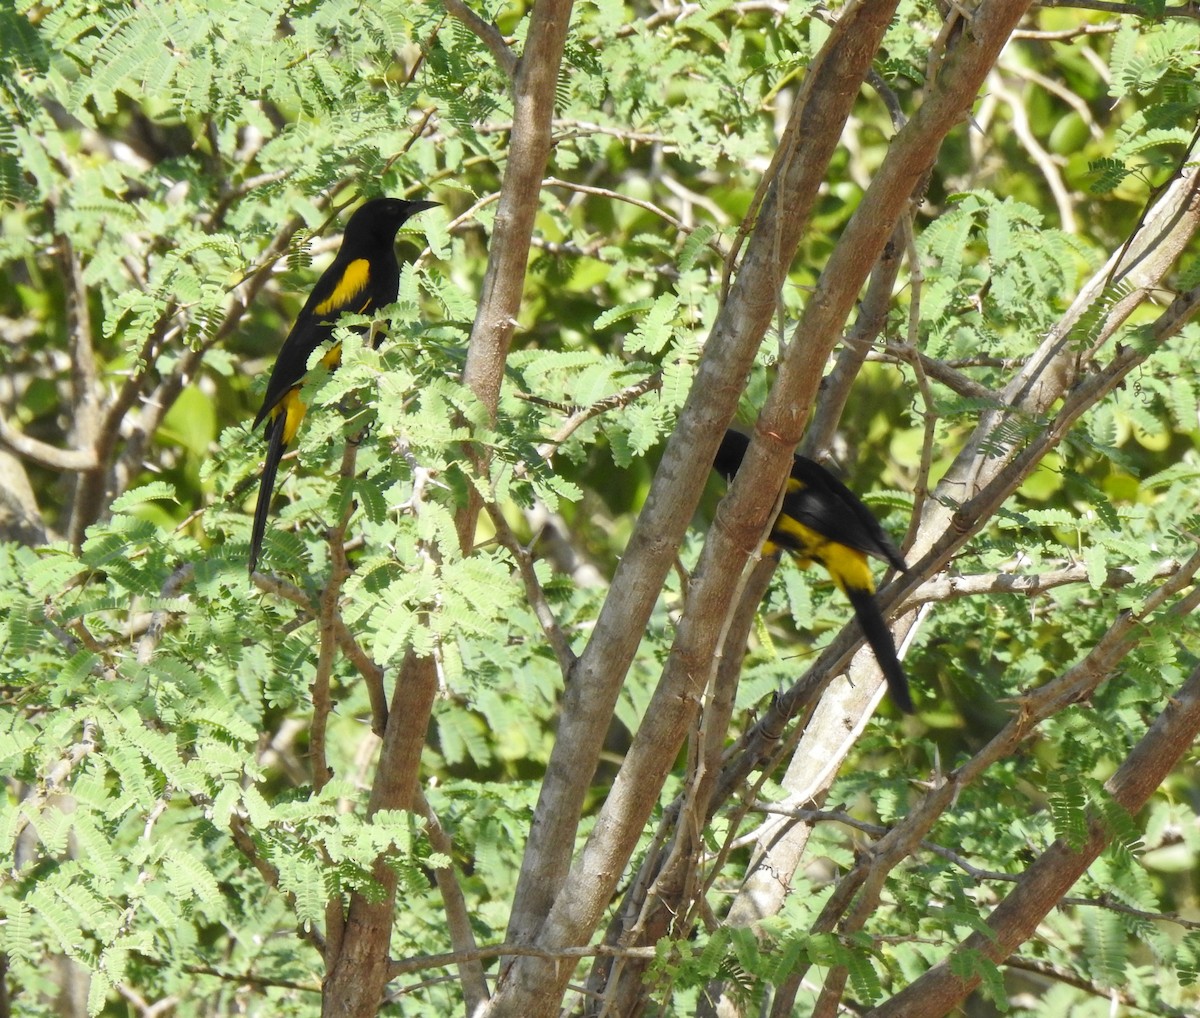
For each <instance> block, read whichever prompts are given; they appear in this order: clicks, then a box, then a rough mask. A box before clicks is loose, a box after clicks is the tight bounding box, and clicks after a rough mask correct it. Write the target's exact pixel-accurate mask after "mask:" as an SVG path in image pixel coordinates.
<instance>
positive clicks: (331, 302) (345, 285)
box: [313, 258, 371, 315]
mask: <svg viewBox="0 0 1200 1018" xmlns="http://www.w3.org/2000/svg"><path fill="white" fill-rule="evenodd" d="M370 281H371V263H370V262H369V261H367V259H365V258H355V259H354V261H352V262H351V263H350V264H349V265H347V266H346V271H345V272H343V273H342V278H341V279H339V280H338V281H337V286H335V287H334V288H333V293H331V294H330V295H329V296H328V297H327V298H325V300H323V301H321V303H320V304H318V305H317V306H316V307H315V308H313V311H314V312H315V313H316V314H318V315H327V314H329V312H330V311H348V310H350V302H351V301H352V300H354V298H355V297H357V296H358V295H359V294H360V293H362V292H363V290H365V289H366V288H367V283H369V282H370Z"/></svg>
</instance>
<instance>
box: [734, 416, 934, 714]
mask: <svg viewBox="0 0 1200 1018" xmlns="http://www.w3.org/2000/svg"><path fill="white" fill-rule="evenodd" d="M749 447H750V440H749V439H748V438H747V437H746V436H745V435H743V434H741V433H739V432H737V431H727V432H726V433H725V437H724V438H723V439H722V440H721V447H720V448H719V449H718V450H717V458H716V461H715V463H714V466H715V467H716V470H717V472H718V473H720V474H722V475H723V476H724V477H725V479H726V480H727V481H732V480H733V475H734V474H736V473H737V471H738V467H740V466H741V464H742V458H743V457H744V456H745V455H746V450H747V449H748V448H749ZM783 551H786V552H788V553H789V554H791V555H793V556H794V557H795V558H796V560H797V561H798V562H799V563H800V565H801V566H806V565H808V564H809V563H810V562H819V563H820V564H821V565H823V566H824V567H825V569H826V570H827V571H828V573H829V575H830V577H831V578H832V579H833V582H834V583H836V584H837V586H838V587H839V588H840V589H841V590H842V591H843V592H844V593H845V595H846V597H848V598H849V599H850V604H851V605H852V606H853V607H854V614H855V616H856V617H857V619H858V623H859V625H860V626H862V630H863V633H864V635H865V636H866V638H867V643H869V644H870V645H871V649H872V650H873V651H874V652H875V659H876V660H877V661H878V662H879V667H880V668H881V669H883V674H884V677H885V678H886V679H887V684H888V690H889V691H890V692H891V694H892V701H893V702H894V703H895V704H896V706H897V707H899V708H900V709H901V710H902V711H904V712H905V713H906V714H911V713H912V712H913V702H912V697H911V696H910V695H909V692H908V677H907V676H906V675H905V674H904V669H903V667H901V665H900V659H899V658H898V657H897V656H896V644H895V643H894V642H893V641H892V634H891V631H890V630H889V629H888V627H887V624H886V623H885V622H884V621H883V615H882V614H881V612H880V611H879V606H878V605H877V604H876V603H875V579H874V577H873V576H872V575H871V568H870V566H869V565H868V564H867V556H869V555H873V556H874V557H875V558H879V559H883V560H885V561H887V562H890V563H891V564H892V565H894V566H895V567H896V568H897V569H899V570H901V571H902V572H904V571H906V570H907V569H908V566H907V565H906V564H905V562H904V557H903V556H902V555H901V554H900V552H899V550H898V549H897V548H896V546H895V545H894V544H893V543H892V539H891V538H890V537H888V535H887V534H886V533H884V530H883V527H881V526H880V525H879V521H878V520H877V519H875V517H874V516H873V515H871V510H870V509H868V508H867V507H866V506H865V505H863V504H862V502H861V501H860V500H859V498H858V496H857V495H855V494H854V492H852V491H851V490H850V489H849V488H847V487H846V486H845V485H844V484H842V482H841V481H839V480H838V479H837V478H836V477H834V476H833V474H831V473H830V472H829V471H828V470H826V469H825V468H824V467H823V466H821V465H820V464H819V463H815V462H813V461H812V460H810V459H807V458H806V457H804V456H796V457H795V458H794V459H793V460H792V471H791V476H790V477H789V478H788V482H787V490H786V491H785V492H784V496H783V505H782V506H781V507H780V510H779V515H778V516H777V517H776V518H775V522H774V523H773V524H772V525H771V532H770V534H769V535H768V536H767V540H766V541H765V542H764V544H763V553H764V554H766V555H774V556H778V555H779V554H780V553H781V552H783Z"/></svg>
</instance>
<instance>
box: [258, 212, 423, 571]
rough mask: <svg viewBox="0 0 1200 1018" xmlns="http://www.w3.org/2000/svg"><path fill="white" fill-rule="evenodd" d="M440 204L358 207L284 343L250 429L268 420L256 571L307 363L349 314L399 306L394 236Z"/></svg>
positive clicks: (331, 360)
mask: <svg viewBox="0 0 1200 1018" xmlns="http://www.w3.org/2000/svg"><path fill="white" fill-rule="evenodd" d="M437 204H438V202H435V201H407V200H405V199H403V198H374V199H372V200H371V201H369V202H367V203H365V204H364V205H361V206H359V208H358V209H357V210H356V211H355V213H354V215H352V216H351V217H350V221H349V222H347V223H346V229H345V232H344V234H343V237H342V246H341V248H340V250H339V251H338V253H337V257H336V258H335V259H334V260H333V264H332V265H330V266H329V268H327V269H326V270H325V271H324V273H322V275H321V278H320V279H318V280H317V285H316V286H314V287H313V290H312V293H311V294H309V297H308V300H307V301H305V303H304V307H303V308H302V309H301V310H300V315H299V317H298V318H297V319H296V324H295V325H293V326H292V331H291V332H289V333H288V336H287V339H285V340H284V341H283V346H282V347H280V349H279V357H278V358H277V359H276V361H275V366H274V367H273V368H272V369H271V377H270V378H269V379H268V380H267V393H266V395H265V396H264V397H263V403H262V408H261V409H260V410H259V411H258V416H257V417H255V418H254V423H253V424H252V425H251V430H254V428H257V427H258V426H259V424H261V423H262V422H263V421H264V420H265V421H267V456H266V459H265V461H264V462H263V472H262V478H261V480H260V481H259V486H258V503H257V504H256V505H255V507H254V529H253V531H252V532H251V536H250V572H252V573H253V572H254V570H255V567H256V566H257V565H258V556H259V553H260V552H261V551H262V542H263V534H264V533H265V532H266V529H267V513H268V512H269V511H270V508H271V493H272V491H273V490H274V488H275V474H276V473H277V472H278V470H279V461H280V460H281V459H282V458H283V454H284V451H285V450H286V449H287V447H288V445H290V444H291V441H292V439H293V438H295V437H296V431H297V430H298V429H299V427H300V422H301V421H302V420H304V413H305V410H306V409H307V407H306V406H305V405H304V401H303V400H302V399H301V398H300V384H301V382H302V380H303V378H304V373H305V371H307V370H308V359H309V357H311V356H312V354H313V351H314V350H316V349H317V348H318V347H319V346H320V345H321V344H322V343H324V342H325V341H326V340H328V339H329V338H330V336H331V335H332V334H333V327H334V325H335V324H336V323H337V320H338V317H339V316H340V315H341V314H342V313H343V312H350V313H353V314H371V313H372V312H375V311H378V310H379V309H380V308H383V307H386V306H387V305H388V304H391V303H393V302H394V301H395V300H396V296H397V294H398V292H399V289H400V263H399V262H398V261H397V260H396V250H395V244H396V233H397V232H398V231H399V229H400V227H401V226H403V225H404V223H405V221H406V220H407V219H408V218H409V217H410V216H413V215H416V214H417V213H418V212H420V211H422V210H423V209H428V208H433V207H434V206H436V205H437ZM341 358H342V350H341V345H340V344H335V345H334V346H333V347H331V348H330V350H329V351H328V352H327V353H326V354H325V356H324V357H322V358H321V363H322V364H324V365H325V367H327V368H335V367H337V365H338V364H339V362H340V361H341Z"/></svg>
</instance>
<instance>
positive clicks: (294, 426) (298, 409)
mask: <svg viewBox="0 0 1200 1018" xmlns="http://www.w3.org/2000/svg"><path fill="white" fill-rule="evenodd" d="M307 412H308V407H307V406H306V405H305V403H304V400H302V399H301V398H300V390H299V389H288V391H287V392H285V393H284V395H283V399H281V400H280V401H279V405H278V406H277V407H276V409H275V416H278V415H279V414H283V415H284V418H283V444H284V445H285V446H288V445H291V444H292V439H293V438H295V437H296V432H297V431H299V430H300V422H301V421H302V420H304V415H305V414H306V413H307Z"/></svg>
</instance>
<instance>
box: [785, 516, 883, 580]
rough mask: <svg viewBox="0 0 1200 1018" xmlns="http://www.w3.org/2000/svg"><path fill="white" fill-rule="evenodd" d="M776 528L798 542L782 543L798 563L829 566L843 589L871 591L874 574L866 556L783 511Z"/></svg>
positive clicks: (832, 575) (830, 573)
mask: <svg viewBox="0 0 1200 1018" xmlns="http://www.w3.org/2000/svg"><path fill="white" fill-rule="evenodd" d="M775 531H776V532H777V533H779V534H786V535H787V536H788V537H790V538H791V539H792V541H793V542H794V543H795V544H796V545H797V547H795V548H791V547H788V545H786V544H785V545H783V547H785V548H788V550H789V551H790V552H792V554H793V555H795V556H796V558H797V559H799V560H800V561H801V564H807V562H808V560H810V559H811V560H813V561H816V562H820V563H821V564H822V565H823V566H824V567H825V568H826V569H828V570H829V575H830V576H831V577H833V582H834V583H836V584H837V585H838V588H839V589H840V590H842V591H845V590H846V589H847V588H849V589H851V590H866V591H869V592H871V593H874V591H875V577H874V576H872V575H871V567H870V566H869V565H867V556H866V555H865V554H863V553H862V552H861V551H858V550H857V549H855V548H848V547H847V546H846V545H844V544H838V543H837V542H836V541H831V540H829V538H827V537H825V536H824V535H823V534H819V533H817V531H815V530H813V529H812V527H806V526H805V525H804V524H803V523H801V522H800V521H799V520H795V519H793V518H792V517H790V516H788V515H786V514H781V515H780V517H779V519H778V520H777V521H776V522H775ZM767 543H768V545H770V544H771V542H767Z"/></svg>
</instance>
